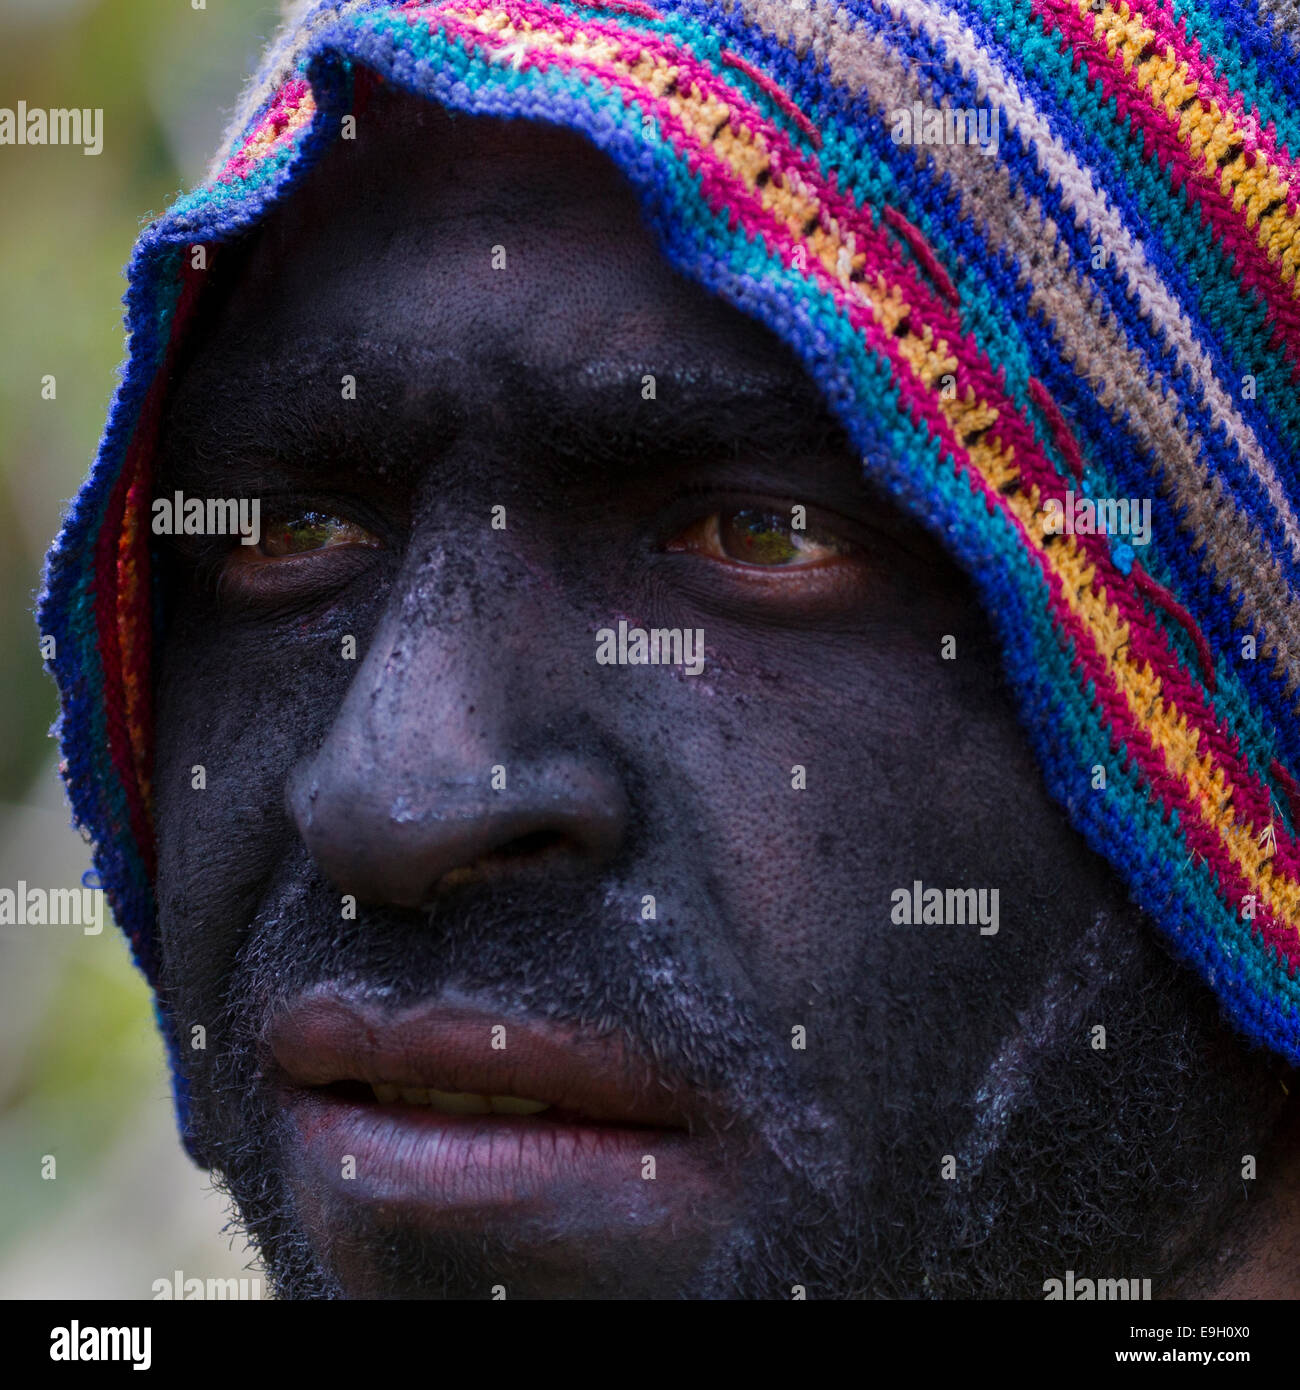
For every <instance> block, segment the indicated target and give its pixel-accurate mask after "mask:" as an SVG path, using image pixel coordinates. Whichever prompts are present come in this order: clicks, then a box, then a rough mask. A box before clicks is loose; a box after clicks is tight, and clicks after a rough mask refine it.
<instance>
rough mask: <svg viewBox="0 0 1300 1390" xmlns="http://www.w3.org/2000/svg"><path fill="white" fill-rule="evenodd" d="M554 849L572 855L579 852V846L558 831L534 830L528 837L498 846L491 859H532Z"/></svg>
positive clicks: (520, 837)
mask: <svg viewBox="0 0 1300 1390" xmlns="http://www.w3.org/2000/svg"><path fill="white" fill-rule="evenodd" d="M553 849H563V850H568V851H570V852H571V853H572V852H576V851H577V849H578V846H577V845H576V844H575V843H574V841H573V840H572V839H571V838H570V837H569V836H568V835H565V834H563V833H561V832H560V831H558V830H533V831H530V832H529V833H528V834H527V835H517V836H516V837H515V838H514V839H513V840H507V841H506V843H505V844H504V845H500V846H498V847H497V848H496V849H495V850H494V851H493V853H492V856H490V857H494V858H499V859H530V858H532V857H533V856H534V855H538V854H545V853H547V852H548V851H549V850H553Z"/></svg>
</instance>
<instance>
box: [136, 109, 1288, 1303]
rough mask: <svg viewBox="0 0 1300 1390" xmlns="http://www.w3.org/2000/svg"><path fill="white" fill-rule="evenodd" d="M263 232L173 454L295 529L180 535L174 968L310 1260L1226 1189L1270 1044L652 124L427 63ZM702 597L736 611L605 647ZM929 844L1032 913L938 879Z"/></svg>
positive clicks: (755, 1229) (279, 1225)
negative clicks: (1130, 858)
mask: <svg viewBox="0 0 1300 1390" xmlns="http://www.w3.org/2000/svg"><path fill="white" fill-rule="evenodd" d="M214 273H215V274H216V276H217V278H218V280H219V281H220V282H221V283H220V285H219V287H216V288H214V293H213V295H212V296H211V298H210V300H209V302H208V305H207V308H206V317H205V319H204V320H203V321H202V323H201V324H200V326H199V331H198V333H197V336H196V339H195V346H194V349H193V351H192V353H191V354H190V356H189V358H188V360H187V361H186V363H185V364H184V367H183V370H182V371H181V372H180V373H179V374H178V380H177V382H176V387H175V390H174V392H173V395H172V401H171V408H170V415H169V418H168V421H167V424H166V429H165V434H164V443H163V456H162V459H161V467H160V474H159V478H158V493H159V495H160V496H165V497H171V496H173V495H174V492H175V491H176V490H180V491H181V492H182V493H183V494H184V495H185V497H187V498H188V497H199V498H211V497H217V498H243V499H249V500H251V499H254V498H255V499H257V500H258V505H259V510H260V532H259V541H258V544H257V545H243V544H241V543H240V542H239V540H238V538H235V539H233V540H232V538H230V537H221V536H193V537H180V538H175V540H174V541H173V542H172V543H170V544H169V549H168V554H167V555H166V557H165V559H164V562H163V569H162V585H163V589H162V593H163V600H164V603H165V608H166V614H167V625H166V631H165V635H164V638H163V640H162V642H161V646H160V650H159V652H158V662H157V664H158V671H159V676H158V690H157V695H158V729H159V738H158V758H157V768H156V792H157V800H158V832H159V846H160V854H161V868H160V874H159V899H160V913H161V917H160V921H161V932H162V941H163V948H164V957H165V965H164V993H165V997H166V999H167V1001H168V1003H169V1005H170V1007H171V1008H172V1010H173V1013H174V1017H175V1019H176V1023H177V1028H178V1031H179V1035H180V1038H181V1042H182V1048H183V1052H184V1058H185V1064H186V1066H187V1068H188V1072H189V1078H190V1084H191V1087H192V1091H193V1097H194V1109H195V1126H196V1134H197V1140H198V1144H199V1146H200V1148H201V1151H202V1152H203V1154H204V1156H205V1157H206V1159H207V1160H208V1161H209V1162H210V1163H211V1165H212V1166H213V1167H214V1168H216V1169H217V1170H219V1171H220V1173H221V1174H222V1175H223V1178H224V1181H225V1182H226V1183H227V1184H228V1186H229V1188H230V1190H231V1192H232V1193H233V1195H234V1197H235V1199H236V1200H237V1202H238V1205H239V1208H240V1211H241V1213H242V1216H243V1219H244V1221H245V1222H246V1223H247V1225H248V1227H249V1229H250V1231H251V1232H252V1234H253V1235H254V1237H255V1239H256V1240H257V1242H258V1243H259V1245H260V1248H261V1250H262V1253H263V1256H264V1258H265V1260H266V1261H267V1264H268V1267H269V1268H270V1270H271V1271H272V1273H273V1275H274V1276H275V1278H276V1279H277V1281H278V1284H279V1289H280V1292H281V1293H282V1294H284V1295H287V1296H303V1295H321V1294H335V1295H336V1294H347V1295H354V1296H356V1295H360V1296H373V1295H379V1296H447V1297H467V1298H490V1297H493V1296H500V1294H501V1291H504V1296H505V1297H507V1298H520V1297H536V1296H564V1297H614V1296H652V1297H653V1296H665V1297H673V1296H690V1297H760V1296H762V1297H776V1298H790V1297H793V1296H797V1295H796V1290H797V1289H803V1290H804V1291H806V1295H807V1296H808V1297H812V1298H826V1297H858V1296H870V1295H882V1294H883V1295H907V1296H998V1295H1027V1296H1031V1297H1041V1296H1042V1287H1043V1283H1044V1281H1045V1280H1047V1279H1050V1278H1053V1277H1061V1276H1063V1274H1064V1271H1065V1270H1066V1269H1075V1270H1076V1271H1080V1272H1091V1273H1093V1274H1095V1275H1097V1276H1102V1277H1117V1278H1118V1277H1126V1278H1127V1277H1153V1278H1154V1279H1155V1280H1156V1281H1157V1287H1159V1286H1160V1281H1161V1280H1162V1279H1165V1278H1166V1276H1167V1274H1168V1272H1169V1271H1171V1270H1172V1271H1176V1270H1178V1269H1179V1268H1181V1267H1182V1262H1184V1261H1185V1257H1186V1255H1187V1252H1188V1251H1189V1250H1190V1249H1192V1248H1194V1247H1196V1248H1200V1249H1205V1248H1212V1247H1213V1246H1214V1243H1215V1239H1216V1236H1215V1233H1216V1232H1218V1231H1220V1230H1221V1229H1222V1228H1223V1227H1224V1225H1225V1223H1230V1222H1231V1220H1232V1218H1233V1213H1234V1211H1235V1210H1236V1209H1237V1206H1239V1205H1240V1202H1241V1183H1240V1155H1241V1154H1242V1153H1243V1152H1245V1151H1247V1150H1248V1149H1249V1146H1250V1145H1251V1144H1253V1143H1256V1142H1257V1141H1258V1140H1260V1138H1261V1136H1263V1135H1264V1134H1265V1133H1266V1132H1267V1130H1268V1128H1269V1125H1270V1123H1271V1118H1272V1115H1273V1111H1274V1109H1275V1098H1276V1100H1281V1099H1282V1094H1281V1091H1280V1089H1279V1088H1278V1086H1277V1083H1276V1079H1275V1075H1274V1068H1273V1067H1272V1066H1271V1065H1270V1064H1268V1063H1266V1062H1265V1061H1263V1060H1261V1059H1260V1058H1258V1057H1257V1056H1250V1055H1248V1054H1246V1052H1245V1051H1244V1049H1242V1048H1241V1047H1240V1046H1239V1045H1238V1044H1237V1043H1236V1042H1235V1041H1234V1040H1233V1039H1232V1038H1230V1037H1229V1036H1227V1035H1226V1033H1225V1032H1224V1031H1223V1030H1222V1029H1221V1027H1220V1025H1219V1024H1218V1023H1217V1021H1216V1013H1215V1009H1214V1005H1213V1003H1212V1001H1211V999H1210V998H1209V996H1208V994H1206V993H1205V992H1204V991H1202V990H1201V989H1200V988H1199V987H1198V986H1195V985H1194V984H1192V983H1191V982H1190V980H1189V979H1187V978H1185V976H1184V974H1183V973H1182V971H1181V970H1179V969H1178V968H1176V967H1175V966H1174V965H1173V964H1172V962H1171V961H1170V960H1169V959H1168V958H1167V957H1166V956H1165V954H1164V953H1163V951H1162V950H1161V949H1160V948H1159V947H1158V946H1156V945H1155V944H1154V942H1153V940H1152V937H1151V932H1150V929H1149V927H1148V926H1147V925H1146V924H1145V923H1144V922H1143V921H1142V919H1141V918H1140V917H1139V915H1138V914H1137V913H1136V912H1135V911H1134V910H1133V909H1131V908H1129V907H1127V906H1126V905H1125V902H1124V899H1123V895H1122V894H1121V892H1120V891H1119V889H1118V887H1117V885H1116V882H1115V880H1114V879H1113V877H1112V875H1111V874H1110V872H1109V870H1108V869H1107V868H1106V866H1105V865H1104V864H1103V863H1102V862H1101V861H1100V860H1098V859H1096V858H1095V857H1093V856H1092V855H1091V854H1090V853H1089V852H1088V851H1087V850H1086V849H1085V847H1084V846H1083V844H1082V842H1081V841H1080V840H1079V839H1078V837H1077V836H1076V835H1075V834H1074V833H1073V832H1072V831H1071V830H1070V829H1069V827H1068V825H1067V823H1066V821H1065V819H1064V817H1063V815H1062V813H1061V812H1060V811H1059V810H1058V809H1057V808H1056V807H1055V806H1054V805H1053V804H1052V803H1051V802H1050V801H1049V800H1048V799H1047V797H1046V795H1045V793H1044V791H1043V790H1042V788H1041V784H1040V776H1039V773H1038V770H1037V769H1036V767H1035V766H1034V764H1033V762H1032V760H1031V757H1030V753H1029V750H1028V745H1027V742H1026V740H1025V738H1024V736H1023V734H1022V732H1021V730H1020V728H1019V727H1018V724H1017V721H1016V718H1015V716H1014V713H1013V709H1012V705H1011V702H1010V698H1009V695H1008V693H1007V691H1006V689H1005V687H1004V685H1003V683H1002V680H1001V677H1000V674H999V661H998V656H997V653H996V651H995V649H994V646H993V644H992V642H991V639H990V634H989V631H988V628H987V625H986V622H985V619H984V616H983V614H982V612H981V611H980V609H979V608H978V607H977V605H976V603H975V600H974V598H973V596H972V594H971V591H970V589H969V587H968V585H967V582H966V580H965V578H964V577H963V576H961V575H960V574H958V573H957V572H956V571H955V569H954V568H953V566H952V565H951V563H950V562H949V561H948V560H947V559H946V557H945V556H944V553H943V551H942V549H941V547H940V546H939V545H938V544H937V543H936V542H935V541H934V540H933V539H931V538H930V537H929V536H928V535H927V534H926V533H925V531H924V530H923V529H922V528H921V527H920V526H918V525H917V524H915V523H913V522H911V521H908V520H905V519H904V518H903V517H902V516H901V515H900V514H899V513H898V512H897V511H896V510H895V509H894V508H893V507H892V506H891V505H890V504H889V503H887V502H886V501H885V500H884V499H883V498H882V497H881V496H880V495H878V494H877V493H876V492H875V491H873V490H872V489H871V488H870V487H869V486H868V484H867V483H866V482H864V481H863V479H862V476H861V465H860V462H859V460H858V459H857V458H856V457H855V455H854V452H853V450H852V448H851V447H850V446H849V444H848V442H847V440H846V438H845V437H844V435H843V434H842V433H841V431H840V430H839V429H838V428H837V427H836V425H835V423H834V421H833V420H832V418H831V416H830V415H829V414H828V412H827V411H826V409H825V408H824V407H823V405H822V403H821V402H820V400H819V398H818V395H817V392H816V391H815V389H814V388H813V387H812V386H811V384H810V383H809V382H808V380H807V379H806V377H805V376H804V374H803V373H802V371H801V369H800V367H799V365H798V363H797V362H796V360H795V359H794V358H793V357H792V355H791V354H790V353H789V352H788V351H787V350H786V349H785V348H784V347H783V346H782V345H781V344H780V343H779V342H778V340H777V339H776V338H775V337H774V336H773V335H772V334H771V333H770V332H769V331H768V330H767V329H765V328H764V327H762V326H760V325H759V324H758V323H757V322H756V321H754V320H752V319H751V318H749V317H748V316H746V315H745V314H743V313H741V312H740V311H738V310H736V309H733V308H731V307H729V306H727V305H725V304H723V303H722V302H721V301H719V300H716V299H714V298H711V297H710V296H709V295H707V294H706V293H704V292H703V291H702V290H700V289H699V288H698V287H696V286H694V285H692V284H691V283H690V282H688V281H687V280H685V279H684V278H682V277H680V276H678V275H677V274H675V273H674V272H673V271H672V269H671V268H670V267H669V265H668V264H667V263H666V262H665V260H664V259H663V258H662V256H661V254H660V252H659V251H658V249H657V246H656V242H655V240H654V237H653V235H652V233H651V232H650V231H649V230H647V228H646V227H645V226H644V225H643V223H642V220H641V217H640V214H639V211H638V206H637V203H636V200H635V197H634V195H633V194H632V192H631V191H630V189H629V188H628V186H627V185H626V184H625V183H624V182H623V180H622V178H621V176H620V175H619V174H618V173H617V171H616V170H615V169H614V168H613V166H612V165H611V164H609V163H608V162H607V161H606V160H605V159H604V157H603V156H601V155H600V154H599V153H597V152H596V151H595V150H594V149H592V148H591V147H590V146H588V145H587V144H586V143H584V142H583V141H582V140H581V139H580V138H579V137H578V136H576V135H573V134H571V133H568V132H565V131H562V130H558V129H554V128H550V127H546V126H542V125H535V124H529V123H521V122H515V123H506V122H501V121H496V120H489V119H482V118H474V119H471V118H465V117H459V118H451V117H449V116H447V115H446V114H445V113H443V112H441V111H440V110H438V109H436V108H434V107H429V106H423V105H420V104H417V103H414V102H411V101H408V100H407V99H404V98H397V97H392V96H380V97H377V98H376V99H375V100H374V101H373V102H372V104H371V105H370V107H369V108H368V109H367V110H366V111H365V112H364V113H363V115H362V117H361V119H360V121H359V123H358V138H357V139H356V140H355V141H351V142H341V143H340V144H338V145H337V146H336V147H335V149H334V150H333V152H332V153H331V154H330V155H328V156H327V158H326V159H325V160H324V161H323V163H322V164H321V165H320V166H318V168H317V169H316V170H315V171H314V172H313V173H312V174H311V175H310V176H309V177H308V178H307V179H306V181H305V182H304V184H303V185H302V187H301V188H300V189H299V190H298V191H296V192H295V193H294V194H293V195H292V196H291V197H290V198H289V199H288V200H287V201H286V203H285V204H284V205H283V206H282V207H280V208H279V209H277V210H276V211H275V212H274V213H273V214H272V215H271V216H270V218H269V219H268V220H267V221H266V223H265V224H264V225H263V227H262V229H261V230H260V231H259V232H258V233H257V234H256V236H255V237H254V238H253V239H251V240H250V242H249V243H248V244H247V245H246V246H245V247H243V248H242V249H240V250H238V251H234V252H232V251H224V252H222V253H221V254H220V256H219V258H218V260H217V263H216V266H215V271H214ZM797 509H803V510H802V512H801V511H800V510H797ZM800 520H801V521H802V522H803V523H804V524H803V525H802V527H801V526H799V525H798V524H796V523H797V521H800ZM620 624H625V625H626V626H625V628H624V629H623V631H624V632H625V633H626V634H627V636H625V637H624V638H623V640H622V642H621V643H620V640H619V638H618V636H617V634H618V633H619V632H620ZM654 629H676V630H679V631H680V632H681V634H682V635H683V639H684V641H685V642H686V643H687V644H692V643H694V641H695V640H696V634H697V633H701V634H702V647H701V648H699V649H698V650H697V649H695V648H694V647H693V646H690V645H688V646H687V647H686V649H685V650H684V651H682V652H680V653H675V652H674V651H673V650H672V648H671V647H669V648H668V649H667V650H666V651H665V652H661V655H666V656H668V657H672V656H674V655H680V656H681V657H682V660H680V661H679V662H677V663H676V664H674V663H673V662H671V661H667V662H663V661H661V662H660V663H658V664H652V663H650V662H645V661H642V662H636V661H634V660H630V661H626V662H619V661H617V660H615V661H612V662H611V661H608V660H602V659H600V658H601V657H608V656H610V655H611V654H612V655H614V656H616V657H617V656H618V654H619V652H620V648H621V649H622V651H623V652H624V654H630V655H632V656H633V657H635V656H636V655H637V654H638V652H639V648H638V647H637V639H636V637H635V632H636V631H637V630H643V631H646V632H649V631H651V630H654ZM604 630H611V631H612V632H613V633H614V634H616V636H615V637H614V638H613V639H612V640H611V638H610V637H609V636H608V633H607V632H605V631H604ZM701 654H702V658H703V665H702V669H696V670H694V671H693V670H692V663H691V658H692V657H693V656H694V657H695V658H697V659H696V660H695V661H694V665H695V667H696V668H698V666H699V661H698V657H699V656H700V655H701ZM198 769H202V771H201V772H200V771H198ZM918 881H919V882H920V883H921V884H922V885H923V887H922V890H921V891H922V892H923V891H924V889H935V888H937V889H941V890H947V889H956V888H974V889H976V890H979V892H980V893H982V894H983V896H982V897H979V898H977V899H976V900H975V901H976V902H977V903H978V904H979V906H980V907H982V908H983V914H982V916H981V918H980V919H979V920H975V921H967V922H966V923H964V924H961V923H948V924H943V923H935V922H929V923H927V922H924V921H922V922H920V923H915V922H907V921H900V920H898V919H899V918H900V917H903V916H904V915H905V914H904V912H903V910H902V906H901V904H902V902H903V900H904V899H905V900H906V901H907V902H908V904H909V907H910V903H911V901H912V897H913V885H914V884H915V883H916V882H918ZM994 894H996V898H994V896H993V895H994ZM954 901H955V899H954ZM946 903H947V899H945V905H946ZM196 1025H201V1026H202V1028H203V1029H204V1032H205V1040H206V1047H205V1048H202V1049H196V1048H193V1047H191V1045H190V1044H191V1040H192V1038H193V1037H194V1036H195V1035H194V1034H193V1031H192V1030H193V1029H194V1028H195V1026H196ZM1098 1028H1103V1029H1104V1030H1105V1035H1104V1040H1105V1046H1104V1048H1101V1047H1099V1046H1098V1039H1099V1037H1100V1035H1099V1034H1098V1033H1097V1032H1096V1031H1095V1030H1096V1029H1098ZM1234 1203H1235V1204H1237V1205H1236V1206H1234Z"/></svg>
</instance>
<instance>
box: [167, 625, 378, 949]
mask: <svg viewBox="0 0 1300 1390" xmlns="http://www.w3.org/2000/svg"><path fill="white" fill-rule="evenodd" d="M371 608H372V605H371V604H370V603H368V602H364V601H363V602H359V603H357V604H354V605H351V606H339V607H336V608H332V609H330V610H328V611H327V612H325V613H322V614H319V615H315V616H311V617H304V618H301V619H299V620H297V621H294V622H290V623H286V624H280V625H277V626H276V627H275V628H274V629H272V628H271V627H269V626H262V625H256V624H251V623H247V622H245V623H235V622H231V621H227V620H222V619H219V618H218V617H217V616H215V615H214V614H212V613H211V612H209V611H207V610H206V608H205V607H203V606H202V605H201V604H198V603H193V604H190V603H182V604H181V605H179V611H180V613H181V615H182V616H180V617H178V619H177V620H176V621H175V622H174V623H173V625H172V626H171V628H170V629H169V631H168V634H167V637H166V640H165V641H164V642H163V644H162V647H161V651H160V653H159V656H160V660H159V667H158V683H157V687H156V705H157V731H158V732H157V743H156V750H157V751H156V762H155V768H154V791H155V798H156V808H157V835H158V899H159V920H160V924H161V928H162V941H163V947H164V952H165V954H167V955H168V956H170V955H172V954H173V953H174V952H175V951H176V950H177V949H178V948H180V949H184V951H185V952H186V954H187V956H188V955H190V954H191V953H192V952H194V951H196V950H197V951H200V953H201V954H202V955H203V956H204V957H211V958H212V959H213V960H217V959H220V960H227V961H228V959H229V957H230V956H231V955H232V954H233V951H234V949H235V947H236V946H237V944H238V941H239V938H240V936H241V934H242V932H243V930H244V928H245V927H246V925H247V923H248V921H249V919H250V918H251V917H252V915H253V914H254V912H255V911H256V909H257V905H258V902H259V900H260V898H261V896H262V894H263V893H264V892H265V889H266V885H267V883H268V881H269V879H270V878H271V876H272V875H273V874H274V873H275V872H276V871H277V869H279V868H281V867H282V866H283V865H284V863H285V862H286V858H287V857H288V856H292V855H293V853H294V850H295V847H296V846H297V844H298V838H297V832H296V830H295V829H294V827H293V825H292V823H291V821H290V819H289V816H288V813H287V811H286V809H285V782H286V778H287V777H288V774H289V771H290V769H291V768H292V767H293V766H294V765H295V764H296V763H297V762H298V761H299V760H300V759H301V758H303V757H304V756H306V755H307V754H308V753H310V752H311V751H312V750H313V749H314V748H316V747H317V746H318V745H319V743H320V741H321V739H322V738H323V737H324V734H325V731H326V729H327V728H328V725H329V721H330V719H331V717H332V715H333V712H334V711H335V710H336V709H337V708H338V705H339V703H340V701H341V700H342V698H343V695H344V693H345V691H346V689H347V686H348V683H349V681H350V679H351V676H352V673H353V672H354V671H355V669H356V665H357V662H355V661H349V660H345V659H344V658H343V656H342V652H343V639H344V638H345V637H346V636H348V635H353V636H355V637H356V639H357V647H358V651H359V652H361V651H364V640H365V639H364V633H365V631H366V630H367V628H368V624H369V621H370V617H369V614H370V610H371Z"/></svg>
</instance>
